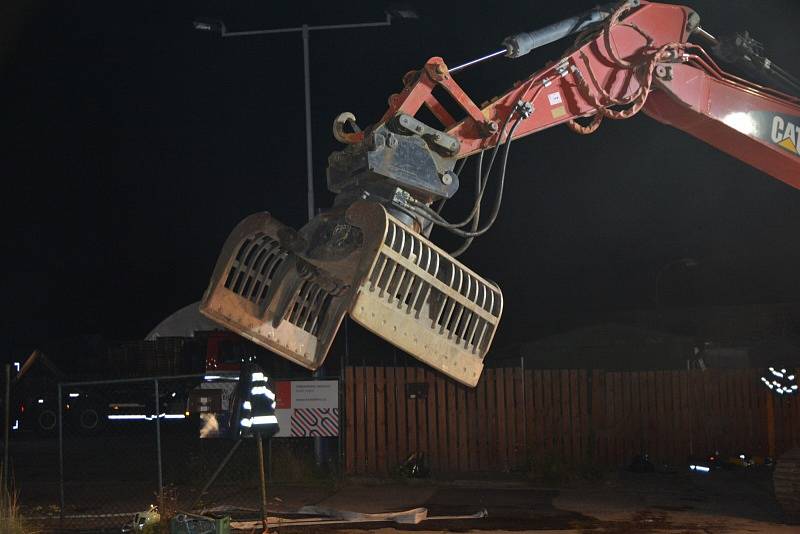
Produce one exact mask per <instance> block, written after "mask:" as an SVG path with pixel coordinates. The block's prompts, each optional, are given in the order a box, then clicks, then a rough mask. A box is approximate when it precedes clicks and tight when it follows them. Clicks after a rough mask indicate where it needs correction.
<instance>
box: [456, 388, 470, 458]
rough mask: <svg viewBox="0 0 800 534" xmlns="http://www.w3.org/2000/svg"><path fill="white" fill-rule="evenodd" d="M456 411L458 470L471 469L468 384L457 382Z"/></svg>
mask: <svg viewBox="0 0 800 534" xmlns="http://www.w3.org/2000/svg"><path fill="white" fill-rule="evenodd" d="M455 387H456V412H455V414H457V415H458V470H459V471H469V439H468V432H467V416H468V414H469V412H468V410H467V392H466V391H465V390H466V386H463V385H461V384H455ZM455 414H454V415H455Z"/></svg>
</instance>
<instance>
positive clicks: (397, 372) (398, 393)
mask: <svg viewBox="0 0 800 534" xmlns="http://www.w3.org/2000/svg"><path fill="white" fill-rule="evenodd" d="M394 379H395V387H396V388H397V389H396V390H395V408H396V410H397V463H398V464H399V463H402V462H404V461H405V460H406V458H408V455H409V454H410V453H411V446H410V445H409V443H408V418H407V417H406V396H407V395H406V370H405V369H404V368H402V367H395V369H394Z"/></svg>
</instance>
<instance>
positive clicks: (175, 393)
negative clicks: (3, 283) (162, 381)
mask: <svg viewBox="0 0 800 534" xmlns="http://www.w3.org/2000/svg"><path fill="white" fill-rule="evenodd" d="M177 394H178V393H177V392H176V391H173V392H172V395H171V397H172V398H173V399H174V398H175V395H177Z"/></svg>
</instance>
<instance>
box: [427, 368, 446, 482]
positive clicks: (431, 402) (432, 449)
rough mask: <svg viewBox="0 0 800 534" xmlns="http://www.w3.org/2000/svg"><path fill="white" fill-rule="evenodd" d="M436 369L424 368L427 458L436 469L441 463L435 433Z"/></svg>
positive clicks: (435, 469) (436, 469)
mask: <svg viewBox="0 0 800 534" xmlns="http://www.w3.org/2000/svg"><path fill="white" fill-rule="evenodd" d="M435 373H436V371H434V370H432V369H425V383H426V384H427V388H428V398H427V399H425V409H426V411H427V423H428V450H427V451H426V452H427V453H428V459H429V462H430V466H431V469H433V470H434V471H438V470H439V467H440V465H441V457H442V449H441V448H440V447H439V436H438V434H437V433H436V427H437V422H438V413H437V410H436V375H435Z"/></svg>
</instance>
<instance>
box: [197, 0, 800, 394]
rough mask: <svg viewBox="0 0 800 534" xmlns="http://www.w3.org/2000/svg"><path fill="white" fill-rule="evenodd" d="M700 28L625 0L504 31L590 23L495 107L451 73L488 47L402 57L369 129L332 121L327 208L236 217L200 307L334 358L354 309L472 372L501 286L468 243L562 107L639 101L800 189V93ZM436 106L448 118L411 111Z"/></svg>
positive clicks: (570, 28)
mask: <svg viewBox="0 0 800 534" xmlns="http://www.w3.org/2000/svg"><path fill="white" fill-rule="evenodd" d="M695 33H698V34H700V35H702V36H704V37H706V38H709V37H710V35H709V34H708V33H706V32H705V31H703V30H702V29H701V28H700V27H699V17H698V16H697V14H696V13H694V12H693V11H692V10H691V9H689V8H687V7H682V6H676V5H667V4H658V3H653V2H645V1H643V0H642V1H640V0H627V1H625V2H622V3H620V4H617V5H614V6H610V7H601V8H597V9H595V10H592V11H590V12H588V13H585V14H583V15H579V16H577V17H572V18H571V19H567V20H565V21H562V22H560V23H556V24H553V25H551V26H548V27H546V28H543V29H541V30H536V31H534V32H529V33H522V34H518V35H515V36H512V37H509V38H507V39H506V40H505V41H504V43H503V44H504V48H503V49H502V50H499V51H497V52H495V53H493V54H490V55H489V56H486V57H485V58H482V59H487V58H490V57H494V56H498V55H506V56H509V57H519V56H521V55H524V54H525V53H527V52H529V51H530V50H532V49H534V48H536V47H538V46H541V45H542V44H547V43H549V42H553V41H555V40H557V39H560V38H562V37H565V36H567V35H576V36H577V39H576V41H575V43H574V45H573V47H572V48H571V49H569V50H568V51H567V52H566V53H565V54H564V55H563V56H562V57H561V58H560V59H559V60H558V61H556V62H554V63H552V64H550V65H549V66H547V67H546V68H544V69H542V70H540V71H539V72H537V73H535V74H533V75H531V76H529V77H527V78H525V79H524V80H522V81H519V82H517V83H516V84H514V86H513V87H512V88H511V89H510V90H509V91H507V92H506V93H505V94H503V95H501V96H499V97H497V98H495V99H493V100H492V101H491V102H489V103H487V104H484V105H482V106H479V105H477V104H476V103H475V102H473V100H472V99H471V98H470V97H469V96H468V95H467V94H466V93H465V92H464V90H463V89H462V88H461V87H460V86H459V85H458V83H457V82H456V81H455V80H454V78H453V76H452V75H453V73H455V72H458V71H459V70H461V69H463V68H466V67H467V66H470V65H472V64H475V63H477V62H478V60H476V61H473V62H469V63H467V64H465V65H462V66H459V67H455V68H452V69H449V68H448V67H447V65H445V63H444V61H443V60H442V59H441V58H438V57H435V58H432V59H430V60H429V61H428V62H427V63H426V64H425V65H424V67H423V68H422V69H420V70H419V71H412V72H409V73H408V74H406V76H405V77H404V80H403V81H404V88H403V90H402V92H400V93H399V94H396V95H392V96H391V97H390V98H389V109H388V110H387V111H386V113H385V114H384V115H383V117H382V118H381V119H380V120H379V121H378V122H376V123H375V124H373V125H371V126H370V127H369V128H367V129H366V130H365V131H360V130H359V129H358V128H353V127H354V126H355V117H354V116H353V115H352V114H350V113H343V114H341V115H340V116H339V117H338V118H337V119H336V121H335V122H334V136H335V137H336V138H337V139H338V140H340V141H341V142H343V143H345V144H346V145H347V146H346V147H345V148H344V150H341V151H338V152H334V153H333V154H331V156H330V158H329V160H328V163H329V164H328V171H327V175H328V188H329V189H330V190H331V191H333V192H334V193H336V194H337V196H336V201H335V203H334V207H333V208H332V209H331V210H329V211H327V212H325V213H323V214H321V215H318V216H316V217H315V218H314V219H312V220H311V221H309V223H308V224H307V225H306V226H304V227H303V228H302V229H301V230H300V231H299V232H298V231H295V230H293V229H291V228H289V227H286V226H284V225H282V224H281V223H279V222H278V221H276V220H274V219H272V218H271V217H270V216H269V214H267V213H261V214H256V215H253V216H251V217H249V218H247V219H245V220H244V221H243V222H242V223H240V224H239V226H237V228H236V229H235V230H234V232H233V233H232V234H231V236H230V237H229V238H228V241H227V242H226V243H225V246H224V248H223V251H222V253H221V254H220V257H219V260H218V262H217V265H216V268H215V270H214V274H213V276H212V279H211V283H210V285H209V287H208V290H207V291H206V294H205V296H204V297H203V301H202V304H201V311H202V312H203V313H204V314H205V315H207V316H209V317H210V318H212V319H214V320H215V321H217V322H219V323H221V324H223V325H225V326H227V327H228V328H230V329H232V330H234V331H235V332H237V333H239V334H241V335H243V336H245V337H247V338H249V339H251V340H253V341H255V342H256V343H259V344H261V345H263V346H265V347H268V348H270V349H271V350H273V351H274V352H276V353H277V354H280V355H281V356H283V357H285V358H288V359H290V360H292V361H294V362H296V363H298V364H300V365H303V366H305V367H307V368H309V369H317V368H318V367H319V366H320V365H321V364H322V362H323V361H324V359H325V356H326V354H327V352H328V349H329V347H330V345H331V342H332V340H333V337H334V336H335V334H336V331H337V330H338V328H339V325H340V322H341V320H342V318H343V317H344V315H345V314H349V315H350V316H351V317H352V318H353V319H354V320H355V321H356V322H358V323H359V324H361V325H362V326H364V327H365V328H367V329H369V330H371V331H373V332H374V333H376V334H377V335H379V336H381V337H382V338H384V339H386V340H387V341H389V342H390V343H392V344H394V345H395V346H397V347H399V348H400V349H402V350H404V351H406V352H408V353H409V354H411V355H412V356H414V357H416V358H418V359H419V360H421V361H423V362H425V363H427V364H429V365H431V366H432V367H434V368H436V369H438V370H439V371H441V372H443V373H446V374H447V375H449V376H451V377H452V378H454V379H456V380H459V381H460V382H463V383H465V384H468V385H472V386H474V385H475V384H476V383H477V381H478V379H479V377H480V374H481V371H482V369H483V358H484V357H485V355H486V352H487V351H488V350H489V347H490V345H491V342H492V339H493V337H494V334H495V332H496V330H497V326H498V324H499V321H500V317H501V315H502V310H503V295H502V292H501V291H500V288H499V287H497V285H496V284H494V283H492V282H491V281H489V280H486V279H484V278H482V277H481V276H479V275H478V274H476V273H475V272H473V271H471V270H470V269H469V268H467V267H466V266H464V265H463V264H461V263H459V262H458V260H456V259H455V257H456V256H458V254H459V253H460V252H462V251H463V250H464V249H465V247H466V246H468V245H469V243H470V242H471V241H472V239H473V238H474V237H476V236H479V235H482V234H484V233H486V232H487V231H488V230H489V228H490V227H491V226H492V223H493V222H494V220H495V218H496V216H497V212H498V210H499V208H500V201H501V200H502V191H503V183H504V178H505V174H506V172H505V171H506V161H507V158H508V154H509V148H510V146H511V142H512V141H513V140H514V139H517V138H520V137H523V136H526V135H529V134H532V133H535V132H538V131H540V130H544V129H546V128H550V127H552V126H556V125H559V124H567V125H568V126H569V127H570V128H571V129H572V130H574V131H575V132H577V133H581V134H587V133H591V132H593V131H595V130H596V129H597V128H598V127H599V126H600V124H601V122H602V120H603V119H605V118H609V119H626V118H629V117H632V116H633V115H635V114H637V113H638V112H640V111H644V112H645V113H646V114H648V115H649V116H651V117H653V118H655V119H656V120H658V121H661V122H664V123H666V124H670V125H672V126H675V127H676V128H680V129H682V130H684V131H686V132H688V133H690V134H691V135H694V136H696V137H698V138H699V139H702V140H704V141H706V142H707V143H710V144H712V145H714V146H716V147H718V148H719V149H721V150H723V151H725V152H727V153H729V154H731V155H732V156H734V157H736V158H739V159H741V160H742V161H745V162H747V163H749V164H750V165H752V166H754V167H756V168H758V169H761V170H762V171H764V172H766V173H768V174H770V175H771V176H774V177H775V178H777V179H779V180H782V181H784V182H786V183H788V184H789V185H791V186H793V187H797V188H800V153H798V135H799V133H798V132H800V102H799V101H798V100H797V99H795V98H793V97H790V96H787V95H785V94H782V93H780V92H778V91H775V90H772V89H768V88H766V87H762V86H760V85H757V84H755V83H752V82H748V81H746V80H743V79H740V78H737V77H735V76H732V75H730V74H727V73H725V72H724V71H723V70H722V69H720V68H719V67H718V66H717V65H716V63H714V61H713V60H711V58H710V57H709V56H708V55H707V54H706V52H705V51H704V50H703V49H702V48H701V47H700V46H698V45H695V44H692V43H690V42H689V37H690V36H691V35H693V34H695ZM712 39H713V38H712ZM743 42H746V43H748V44H750V45H752V42H751V41H747V40H746V39H744V40H743ZM713 43H714V41H713V40H712V44H713ZM741 56H742V57H743V58H744V59H745V60H746V61H747V62H749V63H748V64H749V65H750V67H753V68H755V70H757V71H769V70H772V71H776V72H778V74H780V75H781V76H782V77H783V78H782V79H785V80H788V81H790V82H792V83H794V80H793V79H792V78H791V76H789V75H788V74H787V73H785V72H783V71H778V70H777V69H776V68H773V66H772V64H771V63H770V62H768V60H766V59H765V58H762V57H761V56H760V55H759V54H758V51H757V50H756V49H755V48H753V47H752V46H751V47H750V48H748V49H747V50H746V51H745V53H743V54H741ZM437 89H440V90H443V91H444V92H446V93H447V94H449V95H450V97H451V99H452V100H453V101H454V102H455V107H453V106H452V102H451V105H450V106H447V105H446V104H445V103H443V102H442V100H441V99H440V98H438V97H437V94H436V92H435V91H436V90H437ZM423 106H425V107H427V108H428V109H429V110H430V111H431V113H432V114H433V115H434V117H435V118H436V120H437V121H438V122H439V123H440V124H439V125H435V126H432V125H430V124H426V123H424V122H422V121H421V120H419V119H418V118H417V117H415V116H416V115H417V113H418V112H419V111H420V109H421V108H422V107H423ZM456 108H457V109H456ZM454 113H455V115H457V116H454ZM348 124H349V125H350V126H351V127H350V128H349V129H348V127H347V125H348ZM501 149H502V156H501V157H500V161H501V166H500V173H499V174H500V176H499V180H498V182H497V187H496V189H497V194H496V197H495V201H494V203H493V205H492V208H491V210H490V214H489V216H488V221H486V222H485V223H484V224H483V225H481V223H480V217H481V202H482V199H483V195H484V192H485V190H486V185H487V183H488V182H489V178H490V172H491V171H492V167H493V164H494V163H495V159H496V156H498V154H499V153H500V150H501ZM484 154H489V158H488V162H487V163H486V165H485V166H484ZM470 155H476V156H477V158H478V161H477V165H476V167H477V173H476V174H477V188H476V191H477V193H476V199H475V203H474V205H473V208H472V211H471V212H470V214H469V216H468V217H467V218H466V219H465V220H464V221H460V222H458V223H452V222H448V221H447V220H445V219H444V217H443V216H442V215H441V214H440V209H434V207H433V204H434V202H439V201H440V202H444V200H446V199H448V198H450V197H451V196H453V195H454V194H455V193H456V191H457V190H458V187H459V181H460V180H459V173H460V171H461V169H462V164H463V162H464V161H465V160H466V158H467V157H469V156H470ZM440 207H441V204H440V205H439V208H440ZM433 226H440V227H442V228H444V229H446V230H448V231H450V232H453V233H454V234H456V235H458V236H461V237H464V238H465V239H466V241H465V244H464V245H463V246H462V247H461V248H460V249H459V250H457V251H455V252H453V253H450V254H448V253H447V252H445V251H443V250H441V249H440V248H438V247H437V246H436V245H434V244H433V243H431V242H430V241H429V240H428V239H427V236H428V235H429V234H430V230H431V228H432V227H433Z"/></svg>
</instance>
